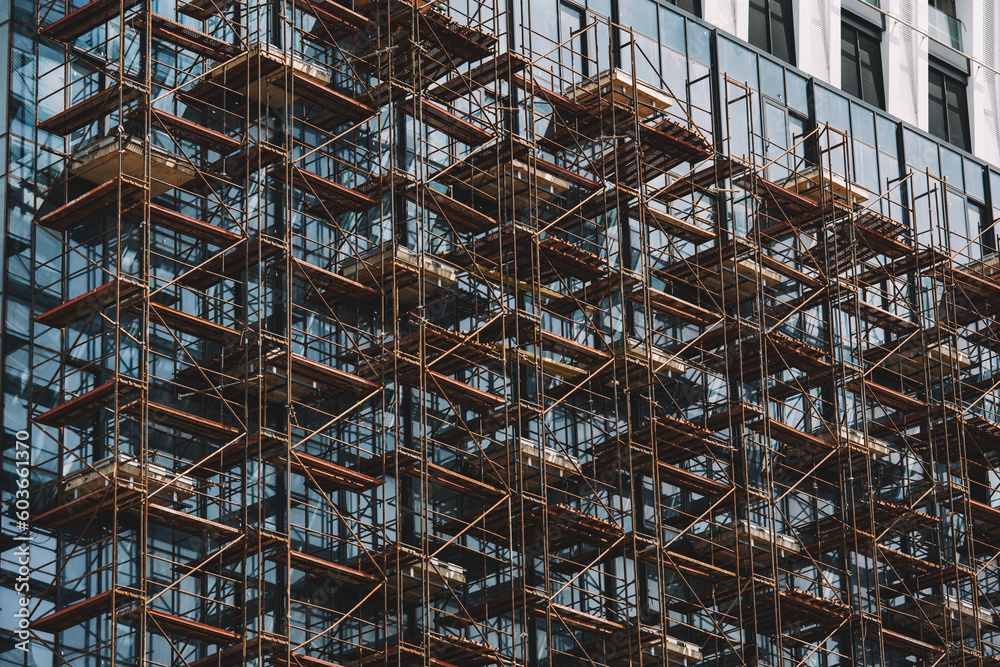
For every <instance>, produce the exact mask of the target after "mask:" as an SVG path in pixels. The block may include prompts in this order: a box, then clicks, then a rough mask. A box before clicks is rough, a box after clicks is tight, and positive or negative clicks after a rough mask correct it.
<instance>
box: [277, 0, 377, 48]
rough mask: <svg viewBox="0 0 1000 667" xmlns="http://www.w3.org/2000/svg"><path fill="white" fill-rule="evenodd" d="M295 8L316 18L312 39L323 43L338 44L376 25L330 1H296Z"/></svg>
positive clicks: (310, 32)
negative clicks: (340, 40) (339, 41)
mask: <svg viewBox="0 0 1000 667" xmlns="http://www.w3.org/2000/svg"><path fill="white" fill-rule="evenodd" d="M294 4H295V8H296V9H298V10H299V11H301V12H304V13H306V14H310V15H312V16H314V17H316V25H315V26H314V27H313V29H312V30H311V31H309V33H308V34H309V35H310V37H312V38H313V39H316V40H319V41H321V42H323V43H327V44H330V43H336V40H338V39H341V38H343V37H347V36H348V35H354V34H357V33H359V32H363V31H367V30H371V29H372V28H374V27H375V24H374V23H373V22H372V21H371V20H369V19H368V18H367V17H366V16H364V15H362V14H359V13H358V12H356V11H354V10H352V9H351V8H349V7H347V6H345V5H342V4H340V3H338V2H331V1H330V0H294Z"/></svg>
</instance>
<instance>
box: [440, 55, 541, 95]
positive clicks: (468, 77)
mask: <svg viewBox="0 0 1000 667" xmlns="http://www.w3.org/2000/svg"><path fill="white" fill-rule="evenodd" d="M527 65H528V61H527V60H525V59H524V58H523V57H521V56H519V55H517V54H516V53H513V52H509V51H508V52H503V53H498V54H497V55H496V56H494V57H493V58H491V59H490V60H488V61H486V62H484V63H482V64H481V65H478V66H476V67H474V68H472V69H470V70H469V71H468V72H466V73H464V74H459V75H456V76H454V77H452V78H450V79H448V80H447V81H445V82H444V83H442V84H441V85H439V86H436V87H434V88H431V89H430V90H429V91H427V94H428V95H430V96H431V97H433V98H435V99H438V100H440V101H442V102H454V101H455V100H457V99H458V98H460V97H464V96H465V95H468V94H470V93H474V92H475V91H477V90H479V89H480V88H482V87H483V86H486V85H488V84H491V83H493V81H494V80H496V81H505V80H509V79H510V78H511V77H512V76H514V75H515V74H517V73H518V72H520V71H521V70H523V69H524V68H525V67H526V66H527Z"/></svg>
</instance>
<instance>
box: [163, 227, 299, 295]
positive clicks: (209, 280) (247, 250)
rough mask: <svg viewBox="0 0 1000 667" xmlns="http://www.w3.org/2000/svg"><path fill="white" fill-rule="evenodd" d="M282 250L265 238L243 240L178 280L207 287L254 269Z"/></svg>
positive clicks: (201, 287)
mask: <svg viewBox="0 0 1000 667" xmlns="http://www.w3.org/2000/svg"><path fill="white" fill-rule="evenodd" d="M280 252H281V247H280V246H279V245H277V244H275V243H274V242H273V241H271V240H268V239H265V238H256V239H253V240H243V242H241V243H240V244H239V245H238V246H237V247H235V248H233V249H232V250H229V251H228V252H226V253H223V254H220V255H216V256H215V257H213V258H212V259H210V260H208V261H207V262H204V263H202V264H201V265H199V266H196V267H195V268H193V269H191V270H190V271H188V272H187V273H186V274H184V275H183V276H181V278H180V279H179V281H178V282H180V283H181V284H182V285H188V286H190V287H194V288H196V289H202V290H203V289H207V288H209V287H211V286H212V285H215V284H217V283H220V282H222V281H223V280H225V279H227V278H229V279H232V278H233V277H234V276H236V275H238V274H239V273H241V272H242V271H246V270H248V269H252V268H253V267H255V266H257V265H258V263H264V262H265V261H266V260H268V259H269V258H272V257H274V256H275V255H277V254H278V253H280Z"/></svg>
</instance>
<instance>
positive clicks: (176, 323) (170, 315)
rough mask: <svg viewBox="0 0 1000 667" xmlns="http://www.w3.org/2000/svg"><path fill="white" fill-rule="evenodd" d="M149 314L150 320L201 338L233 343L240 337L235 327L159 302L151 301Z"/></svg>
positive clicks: (221, 342) (135, 307)
mask: <svg viewBox="0 0 1000 667" xmlns="http://www.w3.org/2000/svg"><path fill="white" fill-rule="evenodd" d="M137 308H138V304H136V305H134V306H133V310H136V309H137ZM149 314H150V320H152V321H153V322H155V323H158V324H161V325H163V326H165V327H167V328H169V329H172V330H173V331H176V332H178V333H183V334H187V335H189V336H192V337H194V338H196V339H199V340H209V341H212V342H214V343H219V344H225V343H232V342H234V341H237V340H239V338H240V332H238V331H235V330H234V329H230V328H229V327H224V326H222V325H219V324H216V323H215V322H212V321H210V320H207V319H204V318H202V317H198V316H196V315H190V314H188V313H185V312H182V311H179V310H176V309H174V308H170V307H169V306H164V305H162V304H159V303H154V302H150V303H149Z"/></svg>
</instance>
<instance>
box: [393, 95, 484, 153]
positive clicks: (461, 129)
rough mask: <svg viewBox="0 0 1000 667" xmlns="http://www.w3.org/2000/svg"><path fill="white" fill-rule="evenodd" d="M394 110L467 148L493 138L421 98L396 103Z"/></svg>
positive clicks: (482, 130)
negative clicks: (442, 133) (459, 142)
mask: <svg viewBox="0 0 1000 667" xmlns="http://www.w3.org/2000/svg"><path fill="white" fill-rule="evenodd" d="M396 108H397V109H399V110H401V111H402V112H403V113H405V114H407V115H409V116H410V117H412V118H415V119H416V120H418V121H420V122H421V123H423V124H425V125H429V126H430V127H433V128H434V129H436V130H438V131H440V132H444V133H445V134H446V135H448V136H449V137H451V138H452V139H457V140H458V141H461V142H462V143H464V144H467V145H469V146H479V145H481V144H485V143H486V142H487V141H489V140H490V139H492V138H493V135H492V134H491V133H490V132H487V131H486V130H484V129H482V128H480V127H478V126H476V125H473V124H472V123H470V122H468V121H466V120H463V119H462V118H459V117H458V116H456V115H455V114H453V113H451V112H450V111H448V110H447V109H443V108H441V107H439V106H438V105H436V104H434V103H432V102H428V101H427V100H425V99H423V98H416V97H411V98H409V99H407V100H404V101H403V102H401V103H398V104H397V105H396Z"/></svg>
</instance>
